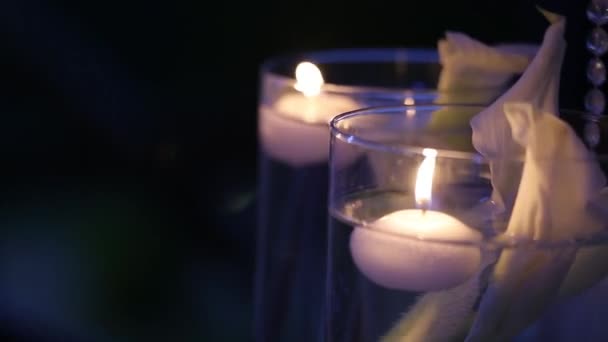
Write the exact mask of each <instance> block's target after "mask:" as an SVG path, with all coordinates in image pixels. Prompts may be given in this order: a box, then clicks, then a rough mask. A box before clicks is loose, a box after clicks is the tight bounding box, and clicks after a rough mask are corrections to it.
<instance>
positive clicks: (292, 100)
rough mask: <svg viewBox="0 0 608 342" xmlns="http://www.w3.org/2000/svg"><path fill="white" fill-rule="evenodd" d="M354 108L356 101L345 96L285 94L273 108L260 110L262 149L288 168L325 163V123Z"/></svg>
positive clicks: (327, 133) (327, 146)
mask: <svg viewBox="0 0 608 342" xmlns="http://www.w3.org/2000/svg"><path fill="white" fill-rule="evenodd" d="M358 107H359V105H358V104H357V102H356V101H354V100H352V99H350V98H348V97H346V96H340V95H334V94H324V93H321V94H320V95H316V96H308V97H307V96H305V95H304V94H302V93H299V92H297V93H289V94H286V95H284V96H282V97H281V98H279V100H278V101H277V102H276V103H275V105H274V106H271V107H270V106H266V107H262V108H260V116H259V120H260V122H259V136H260V140H261V143H262V147H263V149H264V151H266V153H268V154H269V155H271V156H272V157H274V158H276V159H279V160H281V161H283V162H286V163H288V164H290V165H292V166H303V165H307V164H313V163H319V162H325V161H327V159H328V156H329V128H328V123H329V121H331V119H332V118H333V117H334V116H336V115H338V114H341V113H344V112H348V111H351V110H355V109H357V108H358Z"/></svg>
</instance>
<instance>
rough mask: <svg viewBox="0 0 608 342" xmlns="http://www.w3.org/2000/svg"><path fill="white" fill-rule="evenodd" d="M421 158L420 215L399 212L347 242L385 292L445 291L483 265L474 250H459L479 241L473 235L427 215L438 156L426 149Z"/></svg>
mask: <svg viewBox="0 0 608 342" xmlns="http://www.w3.org/2000/svg"><path fill="white" fill-rule="evenodd" d="M423 154H424V156H425V159H424V161H423V162H422V164H421V165H420V167H419V169H418V174H417V177H416V188H415V197H416V202H417V204H418V206H419V209H406V210H398V211H395V212H392V213H390V214H388V215H386V216H383V217H381V218H380V219H378V220H376V221H374V222H372V223H371V224H370V225H368V226H359V227H356V228H355V229H354V230H353V233H352V235H351V238H350V250H351V254H352V257H353V260H354V262H355V264H356V265H357V267H358V269H359V270H360V271H361V272H362V273H363V274H364V275H365V276H366V277H368V278H369V279H370V280H372V281H373V282H375V283H377V284H378V285H380V286H383V287H386V288H391V289H401V290H410V291H437V290H442V289H448V288H451V287H454V286H457V285H459V284H461V283H463V282H464V281H466V280H467V279H469V277H471V276H472V275H473V274H475V272H476V271H478V268H479V264H480V261H481V252H480V250H479V248H478V247H476V246H475V245H470V244H463V242H476V241H479V240H480V239H481V234H480V233H479V232H478V231H477V230H475V229H473V228H471V227H469V226H467V225H466V224H464V223H463V222H461V221H459V220H458V219H456V218H454V217H452V216H450V215H448V214H445V213H442V212H439V211H434V210H427V208H429V207H430V203H431V198H432V197H431V191H432V179H433V173H434V168H435V159H436V155H437V151H436V150H433V149H425V150H424V152H423ZM429 240H430V241H429ZM440 241H444V242H440ZM450 242H452V243H450Z"/></svg>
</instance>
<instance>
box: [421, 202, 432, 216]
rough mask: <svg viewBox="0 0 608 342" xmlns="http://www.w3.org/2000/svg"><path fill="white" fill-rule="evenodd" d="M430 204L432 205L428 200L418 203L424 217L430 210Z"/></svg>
mask: <svg viewBox="0 0 608 342" xmlns="http://www.w3.org/2000/svg"><path fill="white" fill-rule="evenodd" d="M429 204H430V201H427V200H421V201H419V202H418V208H420V209H421V210H422V215H424V214H425V213H426V211H427V210H428V209H429Z"/></svg>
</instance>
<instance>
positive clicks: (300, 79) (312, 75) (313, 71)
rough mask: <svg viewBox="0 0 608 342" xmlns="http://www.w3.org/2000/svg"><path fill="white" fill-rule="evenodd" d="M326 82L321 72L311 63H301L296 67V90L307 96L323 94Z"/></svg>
mask: <svg viewBox="0 0 608 342" xmlns="http://www.w3.org/2000/svg"><path fill="white" fill-rule="evenodd" d="M323 83H325V81H324V80H323V74H321V70H319V68H318V67H317V66H316V65H314V64H313V63H311V62H301V63H300V64H298V66H297V67H296V84H295V85H294V88H296V90H298V91H301V92H302V93H303V94H304V95H306V96H316V95H319V93H321V87H322V86H323Z"/></svg>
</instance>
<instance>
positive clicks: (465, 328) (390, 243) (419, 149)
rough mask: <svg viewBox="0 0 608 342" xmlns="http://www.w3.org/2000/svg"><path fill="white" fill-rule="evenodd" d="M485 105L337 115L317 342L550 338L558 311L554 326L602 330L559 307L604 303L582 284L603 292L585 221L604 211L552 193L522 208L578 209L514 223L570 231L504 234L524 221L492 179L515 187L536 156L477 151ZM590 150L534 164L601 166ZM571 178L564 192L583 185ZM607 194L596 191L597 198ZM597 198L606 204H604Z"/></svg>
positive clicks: (593, 237) (595, 246) (604, 269)
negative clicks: (474, 126)
mask: <svg viewBox="0 0 608 342" xmlns="http://www.w3.org/2000/svg"><path fill="white" fill-rule="evenodd" d="M483 109H484V107H480V106H466V105H416V106H393V107H390V106H389V107H373V108H367V109H361V110H356V111H352V112H348V113H345V114H342V115H339V116H338V117H336V118H335V119H334V120H333V121H332V123H331V149H330V184H329V189H330V196H329V211H330V215H331V217H330V219H329V225H328V229H329V231H328V234H329V238H328V254H327V255H328V264H327V279H326V305H325V321H324V333H325V335H324V341H328V342H337V341H361V342H363V341H388V342H391V341H465V340H466V341H485V340H488V336H492V338H495V339H496V340H499V341H503V340H504V341H511V340H514V341H545V340H554V339H546V338H547V337H549V336H553V337H555V336H554V335H547V334H548V332H549V331H550V330H551V329H547V327H548V324H550V323H551V322H556V321H558V322H560V320H561V322H562V323H561V324H562V325H563V327H562V328H561V329H562V330H565V329H566V328H565V327H566V326H568V327H569V329H574V330H576V329H580V330H581V331H585V329H586V331H587V332H589V331H596V332H597V331H598V329H600V330H601V326H602V324H601V323H600V321H599V320H594V321H592V320H587V321H586V322H579V323H573V322H572V321H571V320H564V319H562V318H560V317H563V308H562V309H560V305H565V304H563V303H569V304H567V305H569V307H572V306H573V305H574V304H572V302H577V303H579V306H582V307H583V308H585V310H588V312H590V313H591V312H598V309H599V310H600V311H601V307H599V306H598V307H596V308H595V309H594V308H593V307H592V306H590V304H589V302H588V300H586V299H585V298H586V297H585V293H587V292H588V291H590V289H592V288H593V287H597V286H599V287H601V286H602V282H601V281H602V279H603V278H604V277H605V275H607V274H608V263H606V262H604V261H603V260H605V259H606V257H607V256H608V254H607V253H608V245H607V242H608V240H607V234H606V233H607V230H606V221H602V220H601V219H599V220H596V221H593V222H595V226H594V229H595V230H593V233H590V232H591V231H590V230H589V229H587V228H589V227H590V225H589V222H591V221H589V217H591V216H593V217H594V218H595V217H596V216H595V215H596V214H597V215H600V216H598V217H601V215H605V214H606V212H603V213H599V212H593V213H592V214H589V215H591V216H589V217H587V216H585V215H586V213H587V212H586V210H587V208H581V212H578V211H576V210H573V209H572V208H573V207H574V206H575V205H576V203H578V202H577V199H576V198H575V197H576V196H578V192H577V191H572V203H569V201H568V200H566V201H564V196H563V195H564V192H563V191H562V193H561V196H557V195H558V192H557V191H555V192H552V190H551V189H547V190H543V191H550V192H548V193H546V199H545V200H546V202H545V203H539V202H538V201H531V202H529V203H531V204H530V205H534V206H537V208H544V209H543V210H549V209H546V208H553V209H551V210H556V208H557V210H560V208H561V209H564V211H567V212H568V213H572V216H576V217H578V218H577V219H572V221H570V223H569V225H571V226H568V227H565V228H564V227H562V226H560V224H562V223H551V222H546V219H547V218H548V217H554V216H556V215H555V214H549V213H544V214H538V213H537V214H536V217H540V218H542V219H543V220H545V222H542V223H540V222H535V221H533V220H530V221H529V226H525V227H518V228H519V229H524V230H525V229H529V230H538V231H539V232H541V233H542V234H551V233H555V232H551V230H550V228H547V227H556V228H554V229H558V228H557V227H560V228H559V229H569V228H573V229H572V231H579V232H581V234H575V235H571V236H570V237H569V238H559V237H556V238H551V239H549V238H547V239H545V238H544V237H543V236H542V234H541V236H538V237H534V238H529V239H524V238H521V237H520V236H516V235H511V234H510V233H509V232H511V230H509V228H510V227H511V226H510V224H513V222H512V221H513V220H515V221H518V220H521V219H522V217H521V215H520V216H518V217H517V218H514V215H513V214H512V213H513V212H512V211H510V210H509V209H506V207H507V206H505V205H504V203H500V202H498V201H497V198H496V197H495V194H496V191H497V190H496V189H497V188H496V184H498V183H497V182H499V181H502V180H499V179H495V178H493V174H494V175H495V172H496V170H498V169H500V170H502V171H503V173H502V175H505V176H506V177H507V178H510V179H511V180H510V181H514V182H516V183H515V186H516V187H517V184H519V183H517V182H519V180H520V178H521V179H523V178H522V174H523V172H528V171H524V170H529V169H530V167H536V166H538V165H528V164H527V163H529V160H528V159H526V158H519V157H514V156H509V157H508V158H507V157H506V156H495V158H494V157H493V158H489V157H483V156H482V155H480V154H479V153H477V151H476V150H475V148H473V146H474V145H473V141H472V136H473V134H472V130H471V127H470V126H469V124H468V122H469V121H470V119H471V118H472V117H474V116H475V115H476V114H478V113H480V112H481V111H482V110H483ZM447 118H452V120H448V119H447ZM547 144H550V142H547ZM547 149H549V147H548V146H547ZM564 153H565V151H564ZM558 155H559V153H558ZM590 155H592V154H589V155H587V154H585V155H581V156H580V158H579V157H578V156H577V157H576V158H570V157H564V158H563V159H561V157H559V156H558V157H556V158H557V159H551V160H545V159H542V158H540V159H537V160H536V161H535V162H538V163H541V164H542V163H550V164H546V165H549V166H552V167H557V168H561V169H562V170H564V169H569V168H581V169H583V168H588V167H589V168H591V167H592V166H593V167H596V166H597V165H602V164H604V163H605V160H604V159H603V158H597V157H591V159H589V158H588V157H589V156H590ZM591 165H592V166H591ZM551 170H553V169H549V174H552V173H553V171H551ZM595 170H596V171H598V170H599V168H597V167H596V169H595ZM598 172H599V171H598ZM505 179H506V178H505ZM526 179H527V181H530V178H526ZM598 179H599V180H600V181H601V180H605V179H603V176H598ZM503 180H504V179H503ZM537 181H538V182H541V183H542V182H543V180H541V179H538V180H537ZM568 182H570V184H569V185H567V186H570V187H572V189H575V187H576V186H578V185H577V184H581V186H584V185H585V184H588V183H586V182H587V180H585V179H569V180H568ZM528 184H529V183H528ZM562 186H566V185H565V184H562ZM606 189H608V188H605V189H604V190H603V192H601V191H600V190H602V189H601V188H600V189H597V191H598V194H599V195H598V196H599V197H601V196H603V195H601V194H602V193H606V192H607V191H608V190H606ZM527 191H533V190H532V189H530V188H528V187H525V186H524V187H523V188H520V189H519V191H518V192H517V194H516V195H517V196H519V197H522V196H523V197H526V192H527ZM554 194H555V195H554ZM503 195H504V194H503ZM592 199H593V200H596V199H598V198H596V197H593V198H592ZM558 200H559V201H561V202H556V201H558ZM603 204H604V207H602V206H599V208H604V210H605V204H608V202H606V199H604V200H603ZM539 210H540V209H539ZM594 210H595V209H594ZM599 210H600V211H601V209H599ZM583 211H584V212H585V215H583V214H581V213H582V212H583ZM532 212H534V211H532ZM579 214H581V215H580V217H579ZM543 215H544V216H543ZM561 217H565V218H571V217H569V216H561ZM516 223H517V222H516ZM539 225H543V228H547V229H549V232H544V231H543V230H542V229H540V228H539V227H538V226H539ZM552 225H553V226H552ZM587 225H589V226H587ZM511 228H512V227H511ZM582 232H585V234H582ZM555 234H556V233H555ZM555 236H559V235H555ZM564 236H566V235H564ZM579 309H580V307H579ZM560 310H562V312H560ZM556 315H557V316H556ZM556 317H558V318H556ZM593 317H596V315H594V316H593ZM574 330H572V331H574ZM591 336H593V337H594V338H597V337H598V336H599V337H602V338H606V337H607V336H605V334H604V335H601V334H600V335H598V334H595V335H591ZM492 340H494V339H492Z"/></svg>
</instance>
